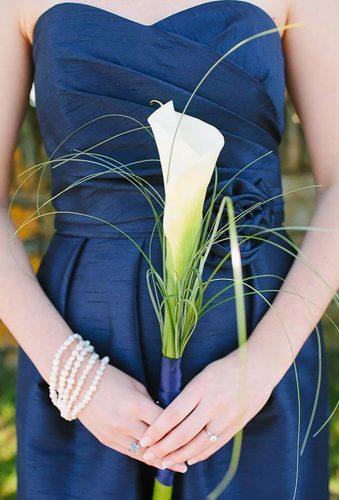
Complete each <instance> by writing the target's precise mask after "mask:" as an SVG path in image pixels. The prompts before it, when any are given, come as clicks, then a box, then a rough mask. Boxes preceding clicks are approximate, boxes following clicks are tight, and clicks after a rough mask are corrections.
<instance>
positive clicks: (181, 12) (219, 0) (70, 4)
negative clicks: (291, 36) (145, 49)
mask: <svg viewBox="0 0 339 500" xmlns="http://www.w3.org/2000/svg"><path fill="white" fill-rule="evenodd" d="M225 3H229V4H235V3H237V4H240V5H244V6H246V7H247V8H252V9H253V10H254V11H256V12H258V13H259V14H261V15H263V16H264V17H266V19H267V20H268V21H269V22H270V23H271V24H273V26H274V27H275V28H278V26H277V24H276V22H275V21H274V20H273V18H272V16H271V15H270V14H269V13H268V12H266V10H264V9H262V8H261V7H259V6H258V5H255V4H253V3H251V2H248V1H245V0H210V1H208V2H203V3H200V4H197V5H192V6H191V7H187V8H185V9H182V10H179V11H177V12H174V13H173V14H169V15H168V16H165V17H163V18H161V19H158V20H157V21H155V22H154V23H151V24H144V23H141V22H139V21H137V20H134V19H130V18H128V17H125V16H122V15H120V14H117V13H116V12H113V11H110V10H107V9H104V8H103V7H98V6H96V5H91V4H87V3H85V2H59V3H56V4H54V5H52V6H51V7H49V8H48V9H46V10H45V11H43V12H42V13H41V14H40V15H39V16H38V17H37V19H36V21H35V24H34V27H33V35H32V46H34V43H35V37H36V33H37V31H38V28H39V25H40V24H41V22H42V21H43V19H45V18H47V17H48V16H49V15H50V14H51V13H52V12H53V11H55V10H57V9H59V8H67V7H75V6H78V7H79V8H80V9H81V8H87V9H92V10H94V11H97V12H101V13H102V14H106V15H110V16H112V17H115V18H116V19H120V20H121V21H124V22H127V23H131V24H134V25H135V26H139V27H142V28H145V29H146V28H156V27H157V26H159V25H160V24H162V23H164V22H166V21H169V20H171V19H174V18H177V17H179V16H182V15H185V14H188V13H191V12H193V11H195V10H197V9H199V8H204V7H209V6H211V5H213V4H214V5H220V4H225Z"/></svg>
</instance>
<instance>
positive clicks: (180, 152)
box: [148, 101, 225, 281]
mask: <svg viewBox="0 0 339 500" xmlns="http://www.w3.org/2000/svg"><path fill="white" fill-rule="evenodd" d="M148 122H149V124H150V125H151V128H152V131H153V134H154V137H155V141H156V144H157V148H158V152H159V157H160V162H161V168H162V173H163V177H164V185H165V211H164V222H163V228H164V234H165V237H166V254H167V259H166V267H167V271H168V272H169V273H171V274H172V273H173V276H172V277H173V279H174V280H175V281H177V280H180V278H181V277H182V275H183V273H185V270H186V268H187V266H188V265H189V263H190V260H191V257H192V253H193V252H194V249H195V246H196V242H197V238H198V236H199V231H200V228H201V223H202V211H203V204H204V200H205V197H206V190H207V187H208V184H209V182H210V180H211V177H212V174H213V170H214V168H215V165H216V162H217V159H218V156H219V154H220V151H221V149H222V148H223V146H224V142H225V141H224V137H223V135H222V134H221V132H220V131H219V130H218V129H217V128H215V127H213V126H212V125H209V124H208V123H206V122H204V121H202V120H199V119H198V118H195V117H192V116H189V115H186V114H185V115H182V113H179V112H177V111H175V109H174V106H173V101H170V102H168V103H166V104H164V105H163V106H161V107H160V108H158V109H157V110H156V111H155V112H154V113H152V114H151V115H150V116H149V118H148ZM178 125H179V126H178Z"/></svg>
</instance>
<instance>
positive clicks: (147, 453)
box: [142, 451, 156, 460]
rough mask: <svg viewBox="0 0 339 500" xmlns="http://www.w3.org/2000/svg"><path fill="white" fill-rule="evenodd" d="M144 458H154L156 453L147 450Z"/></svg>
mask: <svg viewBox="0 0 339 500" xmlns="http://www.w3.org/2000/svg"><path fill="white" fill-rule="evenodd" d="M142 458H143V459H144V460H153V459H154V458H156V457H155V455H154V453H152V452H150V451H147V452H146V453H144V455H143V456H142Z"/></svg>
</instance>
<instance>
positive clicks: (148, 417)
mask: <svg viewBox="0 0 339 500" xmlns="http://www.w3.org/2000/svg"><path fill="white" fill-rule="evenodd" d="M136 408H137V415H135V416H137V417H138V418H139V419H140V420H141V421H142V422H145V423H146V424H148V425H151V424H153V423H154V422H155V421H156V420H157V418H159V417H160V415H161V414H162V412H163V411H164V410H163V409H162V408H161V407H160V406H159V405H157V404H156V403H155V402H154V401H153V400H151V399H149V398H148V397H147V396H143V395H141V397H140V399H139V401H137V402H136Z"/></svg>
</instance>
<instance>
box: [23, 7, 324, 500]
mask: <svg viewBox="0 0 339 500" xmlns="http://www.w3.org/2000/svg"><path fill="white" fill-rule="evenodd" d="M274 26H275V25H274V22H273V21H272V19H271V18H270V17H269V15H268V14H267V13H265V12H264V11H263V10H261V9H260V8H258V7H256V6H254V5H253V4H250V3H248V2H242V1H234V0H233V1H232V0H226V1H216V2H208V3H206V4H203V5H199V6H196V7H193V8H189V9H186V10H184V11H182V12H179V13H176V14H174V15H171V16H169V17H167V18H166V19H163V20H161V21H159V22H156V23H155V24H153V25H151V26H145V25H143V24H141V23H138V22H135V21H131V20H128V19H126V18H124V17H121V16H119V15H116V14H114V13H111V12H108V11H106V10H103V9H101V8H98V7H93V6H90V5H85V4H78V3H74V2H73V3H71V2H67V3H62V4H58V5H55V6H53V7H51V8H49V9H48V10H47V11H46V12H45V13H44V14H42V15H41V16H40V18H39V20H38V22H37V24H36V27H35V31H34V47H33V49H34V50H33V60H34V68H35V75H34V80H35V89H36V102H37V113H38V119H39V123H40V127H41V132H42V135H43V139H44V143H45V146H46V149H47V152H48V154H49V156H50V157H51V158H52V159H55V158H58V157H60V156H63V155H67V154H74V153H75V152H76V151H84V150H85V149H88V148H92V149H91V151H90V152H91V153H95V154H98V155H106V156H108V157H110V158H113V159H114V162H116V163H115V164H119V162H120V163H121V164H123V165H125V164H128V165H130V168H131V169H132V171H133V172H135V173H136V174H138V175H140V176H142V177H144V178H145V179H146V180H147V181H148V182H150V183H151V184H152V185H153V186H154V187H155V188H156V189H158V190H159V192H163V191H162V176H161V170H160V166H159V162H158V161H157V158H158V154H157V150H156V146H155V143H154V140H153V138H152V137H151V135H150V134H148V133H147V132H146V131H145V130H144V129H142V128H141V127H140V125H139V124H138V123H136V122H135V121H133V120H132V119H131V118H128V117H127V115H128V116H130V117H133V118H134V119H137V120H138V121H139V122H141V123H143V124H145V125H147V117H148V116H149V115H150V113H151V112H152V111H153V110H154V107H152V106H151V105H150V101H151V100H152V99H158V100H160V101H162V102H167V101H169V100H171V99H173V101H174V104H175V107H176V109H177V110H179V111H180V110H182V109H183V108H184V106H185V104H186V102H187V100H188V98H189V96H190V93H191V92H192V90H193V89H194V88H195V86H196V85H197V83H198V82H199V80H200V79H201V78H202V76H203V75H204V74H205V73H206V71H207V70H208V69H209V68H210V66H211V65H212V64H213V63H215V62H216V61H217V59H218V58H219V57H220V56H221V55H222V54H223V53H225V52H226V51H227V50H228V49H229V48H231V47H232V46H234V45H235V43H237V42H239V41H241V40H243V39H244V38H245V37H247V36H251V35H253V34H255V33H258V32H260V31H263V30H265V29H270V28H272V27H274ZM284 89H285V82H284V59H283V53H282V46H281V40H280V37H279V34H278V33H275V34H273V35H269V36H266V37H264V38H261V39H257V40H255V41H252V42H251V43H249V44H248V45H246V46H244V47H242V48H241V49H239V50H238V51H236V52H234V53H233V54H231V56H229V57H228V58H227V59H225V60H224V61H223V62H222V63H221V64H220V65H219V66H218V67H217V68H216V69H215V70H214V72H213V73H212V74H211V75H210V76H209V78H208V79H207V80H206V81H205V83H204V84H203V85H202V86H201V87H200V89H199V91H198V93H197V95H196V96H195V98H194V99H193V101H192V103H191V105H190V107H189V110H188V112H189V114H191V115H194V116H196V117H198V118H201V119H202V120H205V121H206V122H209V123H211V124H213V125H215V126H216V127H218V128H219V129H220V130H221V131H222V133H223V134H224V136H225V139H226V145H225V147H224V149H223V151H222V154H221V156H220V159H219V162H218V171H219V177H218V178H219V183H220V187H221V186H222V185H223V183H225V182H227V180H229V179H230V178H231V177H232V176H234V175H235V174H236V173H238V176H237V178H236V180H234V182H232V183H231V184H230V186H229V187H228V191H227V192H228V194H229V195H231V196H232V197H233V201H234V204H235V209H236V212H237V213H240V211H242V210H244V209H246V208H248V207H251V206H253V205H254V204H255V203H257V202H260V201H264V200H268V199H269V198H272V200H271V201H269V202H266V203H265V204H264V205H262V206H260V207H257V208H256V209H255V210H253V211H251V212H248V215H247V217H246V220H245V221H243V222H242V227H240V228H239V231H240V233H241V234H243V235H244V236H246V235H247V234H248V232H249V231H250V228H249V225H256V226H259V227H262V228H263V229H265V228H266V229H270V228H274V227H278V226H280V225H281V224H282V223H283V219H284V209H283V200H282V198H281V197H279V195H280V194H281V173H280V166H279V153H278V147H279V142H280V139H281V135H282V132H283V128H284ZM112 114H114V116H106V117H105V118H102V116H103V115H112ZM99 117H101V118H100V119H99ZM96 118H98V120H95V119H96ZM89 121H92V123H90V124H89V125H87V126H85V127H83V125H84V124H85V123H87V122H89ZM77 129H78V130H77ZM76 130H77V131H76ZM75 131H76V132H75ZM73 132H75V133H73ZM72 133H73V134H72ZM117 134H119V136H118V137H115V138H113V139H112V136H116V135H117ZM67 136H69V137H68V138H67V139H66V137H67ZM65 139H66V140H65ZM97 143H100V144H99V145H97V146H96V147H92V146H95V145H96V144H97ZM269 151H271V153H270V154H267V155H266V156H265V157H264V158H263V159H262V160H260V161H256V162H254V163H253V164H252V165H251V166H250V167H249V168H247V169H245V170H243V171H241V169H243V167H245V165H247V164H249V163H250V162H252V161H254V160H255V159H257V158H258V157H260V156H262V155H264V154H265V153H268V152H269ZM94 160H95V159H94V158H93V157H89V156H88V155H86V154H85V153H82V154H80V155H79V156H78V158H77V161H71V160H70V161H66V162H55V163H53V164H52V169H51V173H52V196H53V197H54V199H53V204H54V208H55V210H56V212H57V214H56V216H55V234H54V236H53V237H52V239H51V241H50V243H49V246H48V249H47V251H46V252H45V254H44V257H43V260H42V263H41V266H40V268H39V271H38V279H39V282H40V283H41V286H42V287H43V289H44V291H45V293H46V294H47V295H48V297H49V298H50V300H51V301H52V302H53V303H54V304H55V306H56V307H57V309H58V310H59V312H60V314H61V315H62V316H63V317H64V318H65V319H66V321H67V322H68V324H69V325H70V327H71V328H72V329H73V331H77V332H80V333H81V334H82V335H83V336H84V337H85V338H88V339H89V340H90V341H91V342H92V343H93V344H94V346H95V348H96V350H97V351H98V353H99V354H100V355H105V354H108V355H109V356H110V358H111V362H112V363H113V364H114V365H115V366H117V367H118V368H120V369H121V370H124V371H125V372H126V373H128V374H130V375H132V376H133V377H135V378H136V379H138V380H140V381H141V382H142V383H144V384H145V385H146V386H147V388H148V390H149V392H150V394H151V395H152V396H153V397H154V398H156V395H157V389H158V382H159V363H160V354H161V341H160V334H159V328H158V324H157V321H156V317H155V314H154V312H153V309H152V305H151V302H150V299H149V295H148V291H147V287H146V280H145V274H146V271H147V268H148V266H147V263H146V262H145V260H144V259H143V258H142V256H141V255H140V253H139V252H138V250H137V249H136V248H135V247H134V246H133V244H131V242H130V241H128V239H126V238H125V237H123V236H122V235H121V234H120V233H119V232H118V231H117V230H114V229H112V227H110V226H109V225H107V224H105V222H100V221H98V220H96V219H94V218H93V216H95V217H98V218H100V219H102V220H103V221H104V220H105V221H109V222H110V223H111V224H115V225H117V226H118V227H119V228H121V229H123V230H124V231H126V232H127V233H128V234H130V235H131V236H132V237H133V238H134V239H136V241H137V242H138V243H139V244H140V245H141V246H142V247H143V248H145V249H147V248H148V244H149V240H150V234H151V230H152V228H153V224H154V220H153V216H152V213H151V211H150V208H149V206H148V204H147V202H146V201H145V200H144V198H143V197H142V196H141V195H140V194H139V192H138V191H137V190H136V188H135V187H134V186H133V185H132V184H131V183H130V182H129V181H127V180H124V179H123V178H122V177H121V176H120V175H119V174H118V173H116V172H115V173H112V172H111V171H109V169H107V168H104V166H103V165H104V164H105V159H104V158H103V156H101V157H97V161H98V163H95V161H94ZM133 162H136V163H133ZM240 171H241V172H240ZM86 176H89V177H88V179H87V180H86V181H85V182H82V183H80V182H79V181H80V180H81V179H83V178H84V177H86ZM74 183H75V185H73V184H74ZM71 185H73V187H72V188H71V189H68V190H66V191H65V192H64V193H63V194H62V195H60V192H61V191H63V190H64V189H65V188H67V187H68V186H71ZM70 212H73V213H70ZM74 212H76V213H74ZM80 213H82V214H85V215H79V214H80ZM91 216H92V217H91ZM283 234H285V235H286V233H283ZM266 236H267V233H266ZM274 242H275V243H279V244H281V243H282V241H281V239H279V238H278V237H277V236H271V237H269V238H268V239H266V240H265V239H264V241H256V240H247V243H246V244H243V245H242V259H243V266H244V275H245V277H246V278H249V277H251V276H252V278H251V279H250V280H249V282H250V283H251V285H252V286H255V287H256V288H258V289H259V290H276V289H278V288H279V287H280V286H281V279H279V277H284V276H285V275H286V273H287V271H288V269H289V267H290V266H291V263H292V260H293V258H292V257H291V255H289V254H287V253H286V252H284V251H283V250H281V249H279V248H278V246H277V245H274V244H272V243H274ZM289 250H292V249H291V248H290V249H289ZM226 252H228V247H227V244H225V245H224V244H220V245H215V247H214V248H213V253H212V254H211V256H210V258H209V261H208V266H213V265H215V263H216V262H218V259H220V256H223V255H225V253H226ZM153 259H154V261H155V262H156V265H158V264H159V265H160V263H161V251H160V246H159V241H158V240H155V242H154V245H153ZM210 269H211V268H210ZM268 274H269V275H271V276H270V277H267V276H266V277H261V278H260V277H259V275H268ZM273 275H275V276H276V277H274V276H273ZM231 276H232V271H231V268H230V265H229V264H225V265H224V266H223V268H222V269H221V270H220V272H219V277H228V278H230V277H231ZM221 286H224V285H222V282H216V283H214V285H213V287H211V289H210V292H209V293H210V294H212V293H215V292H216V291H218V290H219V289H220V288H221ZM274 293H275V292H272V291H271V292H266V293H265V294H264V295H265V297H266V298H267V299H269V300H272V298H273V297H274ZM230 294H231V293H230ZM231 295H232V294H231ZM267 307H268V306H267V304H266V302H265V301H264V300H263V299H262V298H260V297H259V296H255V295H249V296H248V298H247V301H246V309H247V318H248V331H249V333H250V332H251V331H253V328H254V327H255V325H256V324H257V323H258V321H259V320H260V318H261V317H262V316H263V315H264V314H265V311H266V310H267ZM290 333H291V334H293V332H290ZM272 335H274V332H272ZM46 342H48V330H47V331H46ZM236 346H237V333H236V323H235V307H234V301H232V300H230V301H228V302H226V303H225V304H223V305H222V306H220V307H219V308H217V309H214V310H213V311H211V312H210V313H208V314H207V315H206V316H204V317H203V318H202V319H201V322H200V323H199V325H198V328H197V330H196V332H195V334H194V336H193V338H192V340H191V342H190V343H189V345H188V347H187V350H186V352H185V355H184V359H183V372H184V383H187V381H189V380H190V379H191V378H192V377H193V376H195V375H196V374H197V373H199V372H200V371H201V370H202V369H203V368H204V367H205V366H206V365H207V364H208V363H210V362H212V361H213V360H215V359H218V358H221V357H223V356H226V355H227V354H228V353H230V352H231V351H232V350H234V349H235V348H236ZM317 357H318V345H317V338H316V335H315V334H312V335H311V337H310V338H309V340H308V341H307V342H306V344H305V346H304V347H303V349H302V351H301V352H300V354H299V356H298V358H297V367H298V372H299V383H300V392H301V398H302V407H301V425H300V427H301V428H300V440H302V439H303V438H304V436H305V432H306V428H307V423H308V421H309V418H310V415H311V410H312V404H313V400H314V397H315V392H316V382H317V372H318V364H317ZM268 376H269V374H268ZM225 384H227V381H225ZM327 412H328V407H327V385H326V373H325V369H323V374H322V383H321V388H320V399H319V404H318V408H317V411H316V414H315V418H314V424H313V427H312V433H313V431H315V430H316V429H317V428H318V427H319V426H320V425H321V424H322V423H323V421H324V420H325V419H326V417H327V414H328V413H327ZM16 419H17V432H18V477H19V482H18V498H19V499H20V500H47V499H52V500H71V499H82V500H97V499H101V500H104V499H112V500H113V499H114V500H115V499H119V498H120V499H123V500H136V499H137V500H139V499H150V498H151V490H152V486H153V478H154V475H155V472H156V471H155V469H154V468H151V467H148V466H146V465H144V464H141V463H140V462H138V461H136V460H133V459H132V458H129V457H127V456H125V455H122V454H120V453H118V452H116V451H114V450H112V449H110V448H108V447H105V446H104V445H102V444H101V443H100V442H99V441H98V440H97V439H96V438H95V437H93V436H92V435H91V434H90V432H89V431H87V429H86V428H85V427H84V426H83V425H82V424H81V423H80V422H79V421H78V420H76V421H73V422H67V421H65V420H63V419H62V418H61V417H60V415H59V412H58V410H57V409H56V408H55V407H54V406H53V405H52V404H51V402H50V400H49V394H48V385H47V383H46V382H45V381H44V380H43V379H42V377H41V376H40V374H39V373H38V371H37V370H36V368H35V367H34V365H33V364H32V362H31V361H30V360H29V359H28V358H27V356H26V355H25V353H24V352H23V351H22V350H21V349H20V352H19V372H18V383H17V413H16ZM297 443H298V405H297V392H296V382H295V374H294V369H293V368H291V369H290V370H289V371H288V373H287V374H286V376H285V377H284V378H283V380H282V381H281V382H280V383H279V385H278V386H277V387H276V388H275V389H274V391H273V393H272V396H271V397H270V399H269V401H268V403H267V404H266V405H265V407H264V408H263V409H262V410H261V411H260V412H259V414H258V415H257V416H256V417H255V418H254V419H253V420H252V421H251V422H250V423H249V424H248V425H247V426H246V429H245V432H244V442H243V450H242V454H241V459H240V464H239V469H238V471H237V474H236V476H235V478H234V480H233V481H232V482H231V484H230V486H229V488H228V489H227V490H226V491H225V492H224V493H223V494H222V495H221V497H220V498H222V499H223V500H226V499H227V500H270V499H272V498H274V499H275V500H289V499H291V500H292V498H293V495H294V489H295V482H296V465H297V451H298V449H297ZM231 448H232V446H231V443H229V444H227V445H226V446H224V447H223V448H222V449H220V450H219V451H218V452H217V453H215V454H214V455H213V456H212V457H210V458H209V459H208V460H206V461H204V462H201V463H198V464H196V465H194V466H192V467H189V470H188V472H187V473H186V474H184V475H181V474H177V475H176V478H175V485H174V498H175V499H176V500H191V499H193V498H194V499H196V500H203V499H205V498H206V497H207V495H208V493H209V492H211V490H213V488H214V487H215V486H216V485H217V483H218V482H219V481H220V480H221V478H222V477H223V475H224V474H225V472H226V470H227V467H228V464H229V460H230V455H231ZM327 461H328V434H327V431H324V432H322V433H320V434H319V435H318V436H317V437H316V438H315V439H313V438H312V437H311V438H310V440H309V442H308V445H307V447H306V449H305V453H304V454H303V456H302V457H301V458H300V462H299V471H298V473H299V474H298V476H299V481H298V486H297V493H296V496H295V498H297V499H298V500H326V499H327V498H328V486H327V485H328V463H327Z"/></svg>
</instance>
